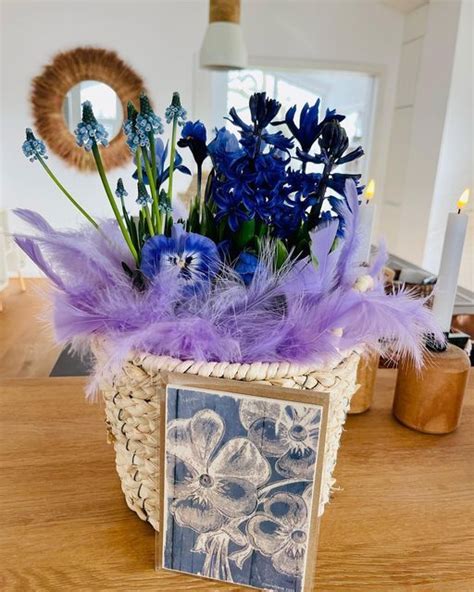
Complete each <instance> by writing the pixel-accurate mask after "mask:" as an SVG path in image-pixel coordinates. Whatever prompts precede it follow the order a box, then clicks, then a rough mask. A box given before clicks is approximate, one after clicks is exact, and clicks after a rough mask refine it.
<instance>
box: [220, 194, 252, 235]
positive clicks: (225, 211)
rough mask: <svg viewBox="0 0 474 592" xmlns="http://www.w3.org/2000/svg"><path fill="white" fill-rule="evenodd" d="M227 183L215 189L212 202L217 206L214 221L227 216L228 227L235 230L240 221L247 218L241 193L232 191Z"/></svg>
mask: <svg viewBox="0 0 474 592" xmlns="http://www.w3.org/2000/svg"><path fill="white" fill-rule="evenodd" d="M230 185H231V184H229V185H222V186H220V187H218V188H217V189H216V192H215V195H214V203H215V204H216V206H217V213H216V221H217V222H220V221H221V220H223V219H224V218H226V217H227V222H228V224H229V227H230V229H231V230H232V231H233V232H236V231H237V230H238V229H239V226H240V225H241V224H242V222H245V220H248V219H249V214H248V212H246V211H245V209H244V207H243V204H242V198H241V195H240V194H238V193H234V192H233V191H232V190H231V187H230Z"/></svg>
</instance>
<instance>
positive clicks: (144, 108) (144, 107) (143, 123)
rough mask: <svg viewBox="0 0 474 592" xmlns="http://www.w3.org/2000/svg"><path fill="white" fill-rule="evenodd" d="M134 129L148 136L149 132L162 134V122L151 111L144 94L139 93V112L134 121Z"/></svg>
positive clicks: (148, 101)
mask: <svg viewBox="0 0 474 592" xmlns="http://www.w3.org/2000/svg"><path fill="white" fill-rule="evenodd" d="M135 126H136V130H137V132H138V133H139V134H141V135H145V136H148V135H149V134H153V135H156V134H162V133H163V124H162V123H161V119H160V118H159V117H158V115H156V113H155V112H154V111H153V109H152V107H151V105H150V100H149V98H148V97H147V96H146V95H145V94H143V93H142V94H141V95H140V113H139V114H138V115H137V117H136V121H135Z"/></svg>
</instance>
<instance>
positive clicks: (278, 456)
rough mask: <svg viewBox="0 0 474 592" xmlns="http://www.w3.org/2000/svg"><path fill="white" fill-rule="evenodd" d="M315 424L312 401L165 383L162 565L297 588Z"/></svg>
mask: <svg viewBox="0 0 474 592" xmlns="http://www.w3.org/2000/svg"><path fill="white" fill-rule="evenodd" d="M320 422H321V407H319V406H317V405H303V404H299V403H291V404H288V402H285V401H277V400H273V399H271V400H270V399H262V398H253V397H244V396H240V395H230V394H220V393H210V392H207V391H196V390H191V389H181V388H179V389H178V388H175V387H168V390H167V428H166V452H167V466H166V480H167V491H166V502H167V509H166V515H165V518H166V520H165V524H164V528H165V545H164V554H163V564H164V566H165V567H167V568H169V569H178V570H180V571H186V572H189V573H195V574H199V575H204V576H207V577H211V578H215V579H219V580H225V581H229V582H235V583H240V584H245V585H250V586H255V587H259V588H270V589H272V590H276V591H280V592H300V591H301V590H302V586H303V580H304V574H305V556H306V549H307V545H308V540H309V536H310V533H309V525H310V514H311V506H312V492H313V482H314V477H315V471H316V457H317V450H318V441H319V427H320Z"/></svg>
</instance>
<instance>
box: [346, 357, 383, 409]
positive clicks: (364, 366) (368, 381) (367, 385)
mask: <svg viewBox="0 0 474 592" xmlns="http://www.w3.org/2000/svg"><path fill="white" fill-rule="evenodd" d="M379 360H380V356H379V354H374V353H371V354H369V355H366V356H363V357H361V359H360V361H359V367H358V369H357V378H356V383H357V384H358V385H359V388H358V389H357V391H356V393H355V394H354V395H353V397H352V399H351V406H350V409H349V415H357V414H359V413H364V411H367V410H368V409H369V408H370V406H371V405H372V401H373V398H374V390H375V377H376V375H377V368H378V367H379Z"/></svg>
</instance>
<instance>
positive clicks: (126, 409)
mask: <svg viewBox="0 0 474 592" xmlns="http://www.w3.org/2000/svg"><path fill="white" fill-rule="evenodd" d="M95 354H96V357H97V362H98V368H99V369H100V366H101V354H102V355H105V354H104V352H103V351H102V352H101V351H100V349H99V348H97V349H96V351H95ZM103 362H104V363H105V362H106V360H105V359H104V360H103ZM358 362H359V355H358V354H357V353H352V354H350V355H349V356H347V357H346V358H344V359H343V360H342V361H341V362H340V363H339V364H337V365H336V366H335V367H328V368H321V369H315V368H314V367H310V366H301V365H295V364H289V363H260V362H256V363H253V364H228V363H226V362H220V363H217V362H211V363H206V362H193V361H181V360H177V359H175V358H170V357H164V356H152V355H137V356H135V357H134V358H133V359H130V360H129V361H127V362H126V363H125V364H124V365H123V367H122V370H121V372H120V373H118V374H116V375H115V376H114V377H113V378H111V379H108V380H102V381H101V385H100V388H101V391H102V393H103V397H104V401H105V413H106V424H107V429H108V432H109V441H111V442H113V444H114V447H115V454H116V465H117V472H118V474H119V477H120V480H121V484H122V491H123V492H124V494H125V499H126V501H127V504H128V506H129V508H131V509H132V510H133V511H134V512H136V513H137V514H138V516H139V517H140V518H141V519H142V520H146V521H148V522H150V524H151V525H152V526H153V527H154V528H155V529H156V530H158V527H159V524H158V515H159V514H158V509H159V497H160V496H159V491H158V441H157V439H158V428H159V425H158V424H159V407H158V392H159V388H160V378H159V374H160V371H170V372H179V373H186V374H192V375H198V376H207V377H209V376H211V377H214V378H227V379H234V380H245V381H251V382H256V383H259V384H267V385H278V386H283V387H287V388H295V389H308V390H313V391H317V392H325V393H328V394H329V395H330V403H329V420H328V435H327V439H326V450H325V465H324V474H323V478H322V489H321V500H320V506H319V513H320V514H322V513H323V511H324V506H325V504H326V503H327V502H328V501H329V496H330V493H331V489H332V487H333V485H334V479H333V477H332V474H333V470H334V467H335V465H336V459H337V451H338V449H339V444H340V439H341V435H342V431H343V426H344V422H345V420H346V415H347V411H348V410H349V406H350V401H351V397H352V395H353V394H354V392H355V390H356V374H357V365H358Z"/></svg>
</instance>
